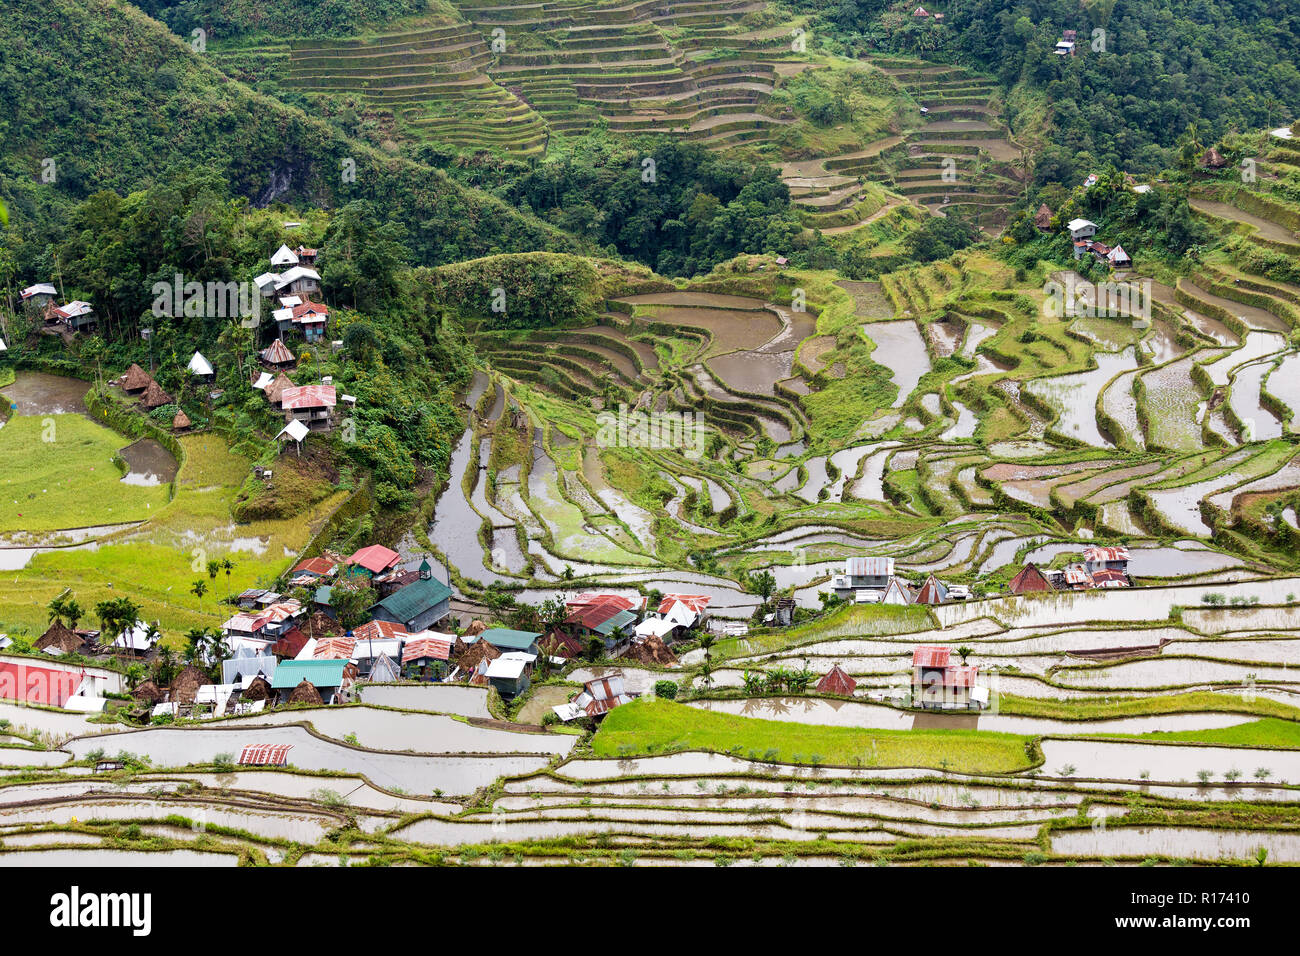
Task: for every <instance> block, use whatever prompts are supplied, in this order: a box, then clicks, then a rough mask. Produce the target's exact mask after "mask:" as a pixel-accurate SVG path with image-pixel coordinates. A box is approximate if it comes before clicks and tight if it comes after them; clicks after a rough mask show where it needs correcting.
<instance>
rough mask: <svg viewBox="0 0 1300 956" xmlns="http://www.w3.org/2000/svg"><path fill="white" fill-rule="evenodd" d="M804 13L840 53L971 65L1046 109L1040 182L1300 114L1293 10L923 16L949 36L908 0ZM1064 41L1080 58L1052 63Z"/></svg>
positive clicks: (984, 6)
mask: <svg viewBox="0 0 1300 956" xmlns="http://www.w3.org/2000/svg"><path fill="white" fill-rule="evenodd" d="M795 5H796V6H797V7H799V8H801V9H805V10H810V11H813V12H814V13H815V14H816V22H817V23H818V24H819V25H820V27H821V28H822V30H823V31H825V32H824V33H823V34H822V36H823V42H826V43H828V45H830V46H832V47H833V48H839V49H842V50H844V51H845V52H851V53H870V52H881V51H896V52H902V53H916V54H924V55H926V56H928V57H932V58H936V59H947V60H951V61H952V62H958V63H975V64H978V65H979V66H980V67H981V68H983V69H986V70H988V71H990V72H992V73H994V74H996V75H997V76H998V77H999V78H1000V79H1001V81H1002V82H1003V83H1004V84H1006V85H1007V86H1008V87H1012V86H1016V85H1017V84H1021V85H1023V88H1024V89H1026V90H1028V91H1033V92H1037V93H1039V94H1041V95H1045V96H1046V97H1047V99H1048V101H1049V102H1050V106H1051V115H1052V121H1053V126H1054V127H1055V131H1054V133H1053V134H1052V136H1051V139H1052V145H1051V146H1050V147H1049V148H1048V150H1047V152H1046V154H1045V155H1044V156H1043V157H1042V158H1041V159H1042V162H1041V163H1040V166H1039V181H1040V182H1045V181H1048V180H1050V179H1071V178H1074V177H1075V176H1076V175H1077V174H1078V173H1079V172H1080V170H1082V171H1083V173H1084V174H1085V175H1086V173H1087V172H1091V171H1092V170H1091V169H1089V168H1088V167H1089V166H1102V165H1104V164H1106V163H1114V164H1115V165H1117V166H1120V167H1127V168H1130V169H1133V170H1144V171H1152V170H1157V169H1160V168H1161V166H1162V165H1163V164H1165V163H1167V162H1168V161H1169V159H1170V156H1171V153H1172V149H1173V147H1174V146H1175V144H1176V142H1177V140H1178V137H1179V136H1180V135H1182V133H1183V132H1184V131H1185V130H1186V129H1187V128H1188V127H1189V126H1191V125H1196V126H1198V127H1199V128H1200V129H1201V130H1202V131H1203V133H1204V135H1205V136H1207V138H1209V139H1210V140H1211V141H1212V140H1213V139H1215V138H1217V137H1218V136H1220V135H1222V134H1224V133H1226V132H1229V131H1232V130H1244V129H1249V128H1258V127H1262V126H1271V125H1278V124H1281V123H1283V122H1284V121H1287V122H1289V121H1290V120H1292V119H1294V118H1295V110H1296V104H1298V103H1300V61H1298V60H1297V56H1296V50H1297V48H1300V4H1296V3H1294V2H1292V0H1186V2H1176V0H1098V2H1085V3H1080V2H1079V0H946V2H942V3H940V4H938V5H935V6H931V7H928V9H933V10H935V11H936V12H939V11H942V12H943V13H944V14H945V22H944V23H942V24H935V23H934V21H933V20H928V19H925V18H919V17H914V16H912V12H913V11H914V9H915V7H916V4H915V3H908V2H900V0H893V2H891V0H796V3H795ZM1064 30H1075V31H1076V32H1077V35H1078V51H1079V52H1078V55H1077V56H1073V57H1068V56H1056V55H1055V54H1054V53H1053V52H1052V50H1053V47H1054V45H1055V44H1056V42H1057V41H1058V40H1059V39H1061V35H1062V31H1064ZM1098 31H1100V32H1098ZM827 34H829V36H827ZM1288 104H1289V107H1288ZM1035 132H1036V133H1040V134H1041V133H1043V132H1045V131H1042V130H1037V131H1035Z"/></svg>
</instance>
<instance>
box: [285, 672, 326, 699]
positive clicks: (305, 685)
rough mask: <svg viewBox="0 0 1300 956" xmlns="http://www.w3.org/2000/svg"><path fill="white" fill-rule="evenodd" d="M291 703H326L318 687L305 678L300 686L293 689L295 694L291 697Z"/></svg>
mask: <svg viewBox="0 0 1300 956" xmlns="http://www.w3.org/2000/svg"><path fill="white" fill-rule="evenodd" d="M289 703H291V704H323V703H325V701H323V700H321V696H320V691H318V690H317V689H316V685H314V684H313V683H312V682H311V681H309V680H308V679H307V678H305V677H304V678H303V679H302V681H301V682H300V683H299V684H298V686H297V687H295V688H294V689H293V693H291V694H290V695H289Z"/></svg>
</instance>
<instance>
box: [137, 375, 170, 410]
mask: <svg viewBox="0 0 1300 956" xmlns="http://www.w3.org/2000/svg"><path fill="white" fill-rule="evenodd" d="M171 401H172V397H171V396H170V395H168V394H167V393H166V392H164V391H163V390H162V386H161V385H159V384H158V383H157V382H153V381H151V382H150V383H149V387H148V388H146V389H145V390H144V407H145V408H159V407H161V406H163V405H170V404H171Z"/></svg>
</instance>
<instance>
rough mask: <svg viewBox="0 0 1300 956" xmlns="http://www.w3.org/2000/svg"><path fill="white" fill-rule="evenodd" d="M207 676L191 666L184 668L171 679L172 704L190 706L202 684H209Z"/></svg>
mask: <svg viewBox="0 0 1300 956" xmlns="http://www.w3.org/2000/svg"><path fill="white" fill-rule="evenodd" d="M210 683H211V681H209V680H208V675H207V674H205V673H203V671H201V670H199V669H198V668H197V667H195V666H194V665H193V664H189V665H187V666H186V667H184V668H183V669H182V670H181V672H180V673H179V674H177V675H176V676H175V677H174V678H172V686H171V699H172V703H173V704H192V703H194V698H195V697H197V696H198V693H199V688H200V687H202V686H203V685H204V684H210Z"/></svg>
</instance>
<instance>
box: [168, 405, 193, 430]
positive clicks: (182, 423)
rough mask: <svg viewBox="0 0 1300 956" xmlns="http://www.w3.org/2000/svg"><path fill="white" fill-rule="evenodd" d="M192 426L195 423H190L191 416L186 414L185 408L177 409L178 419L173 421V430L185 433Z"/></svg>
mask: <svg viewBox="0 0 1300 956" xmlns="http://www.w3.org/2000/svg"><path fill="white" fill-rule="evenodd" d="M191 424H193V423H192V422H191V421H190V416H188V415H186V414H185V410H184V409H183V408H181V409H177V410H176V417H175V418H173V419H172V430H173V431H178V432H180V431H184V430H185V429H187V428H189V427H190V425H191Z"/></svg>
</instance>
